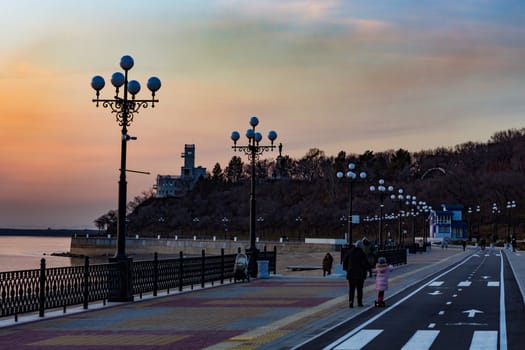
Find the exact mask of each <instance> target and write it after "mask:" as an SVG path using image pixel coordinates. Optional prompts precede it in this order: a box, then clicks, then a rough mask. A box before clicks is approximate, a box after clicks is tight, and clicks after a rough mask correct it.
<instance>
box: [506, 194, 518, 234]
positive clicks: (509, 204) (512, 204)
mask: <svg viewBox="0 0 525 350" xmlns="http://www.w3.org/2000/svg"><path fill="white" fill-rule="evenodd" d="M506 207H507V211H508V216H509V217H508V223H507V244H510V225H511V222H512V213H511V210H512V209H514V208H516V201H514V200H512V201H507V206H506Z"/></svg>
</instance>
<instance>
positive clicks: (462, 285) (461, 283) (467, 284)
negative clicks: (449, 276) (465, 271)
mask: <svg viewBox="0 0 525 350" xmlns="http://www.w3.org/2000/svg"><path fill="white" fill-rule="evenodd" d="M471 284H472V282H470V281H462V282H459V283H458V287H470V285H471Z"/></svg>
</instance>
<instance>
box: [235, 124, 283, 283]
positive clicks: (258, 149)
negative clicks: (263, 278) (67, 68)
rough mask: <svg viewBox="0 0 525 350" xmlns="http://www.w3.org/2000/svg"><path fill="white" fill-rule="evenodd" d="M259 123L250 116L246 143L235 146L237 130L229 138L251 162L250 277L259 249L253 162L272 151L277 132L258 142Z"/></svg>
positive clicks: (255, 272) (255, 264)
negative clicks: (256, 234)
mask: <svg viewBox="0 0 525 350" xmlns="http://www.w3.org/2000/svg"><path fill="white" fill-rule="evenodd" d="M257 125H259V119H258V118H257V117H255V116H253V117H251V118H250V126H251V128H250V129H248V130H247V131H246V137H247V138H248V145H245V146H237V141H238V140H239V138H240V134H239V132H237V131H233V132H232V134H231V139H232V141H233V146H232V148H233V150H234V151H241V152H244V154H246V155H247V156H248V159H249V160H250V163H251V172H252V173H251V186H250V248H249V252H250V254H249V255H250V260H249V266H248V270H249V273H250V275H251V276H252V277H256V276H257V255H258V253H259V251H258V250H257V246H256V245H255V222H256V218H255V216H256V212H255V202H256V199H255V162H256V160H257V159H258V158H259V156H260V155H261V154H263V153H264V152H266V151H273V150H274V149H275V145H274V144H273V143H274V141H275V139H277V133H276V132H275V131H273V130H272V131H270V132H269V133H268V139H269V140H270V145H269V146H263V145H260V144H259V143H260V142H261V140H262V138H263V137H262V134H261V133H259V132H257V131H255V128H256V126H257Z"/></svg>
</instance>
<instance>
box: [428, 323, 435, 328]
mask: <svg viewBox="0 0 525 350" xmlns="http://www.w3.org/2000/svg"><path fill="white" fill-rule="evenodd" d="M434 327H436V324H435V323H430V324H429V325H428V328H434Z"/></svg>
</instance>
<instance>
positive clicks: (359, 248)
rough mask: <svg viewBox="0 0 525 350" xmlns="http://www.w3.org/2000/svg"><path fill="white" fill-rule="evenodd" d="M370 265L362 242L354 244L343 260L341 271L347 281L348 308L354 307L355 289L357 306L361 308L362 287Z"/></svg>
mask: <svg viewBox="0 0 525 350" xmlns="http://www.w3.org/2000/svg"><path fill="white" fill-rule="evenodd" d="M369 268H370V264H369V263H368V259H367V258H366V254H365V252H364V251H363V241H361V240H359V241H357V242H356V244H355V247H353V248H352V249H350V252H349V253H348V254H347V255H346V256H345V257H344V259H343V269H344V270H345V271H346V279H347V280H348V301H349V305H348V306H349V307H354V297H355V292H356V289H357V305H358V306H363V286H364V284H365V279H366V275H367V272H368V269H369Z"/></svg>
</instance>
